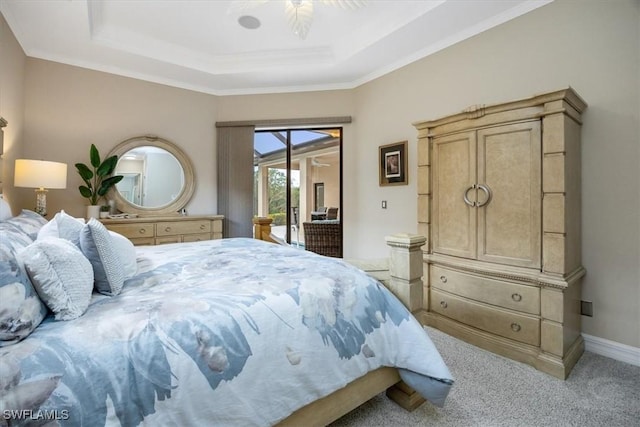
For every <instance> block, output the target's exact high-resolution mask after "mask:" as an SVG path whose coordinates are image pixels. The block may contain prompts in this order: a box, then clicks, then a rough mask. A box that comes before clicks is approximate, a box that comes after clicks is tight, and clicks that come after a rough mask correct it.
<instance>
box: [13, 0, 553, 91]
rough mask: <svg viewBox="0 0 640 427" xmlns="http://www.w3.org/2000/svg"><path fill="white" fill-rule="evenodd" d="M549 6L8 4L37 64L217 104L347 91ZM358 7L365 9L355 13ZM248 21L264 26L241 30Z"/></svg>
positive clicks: (520, 0) (209, 0) (480, 0)
mask: <svg viewBox="0 0 640 427" xmlns="http://www.w3.org/2000/svg"><path fill="white" fill-rule="evenodd" d="M550 1H552V0H438V1H434V0H411V1H404V0H387V1H385V0H368V1H366V0H324V1H322V0H314V11H313V21H312V24H311V27H310V30H309V33H308V35H307V36H306V38H305V39H302V38H300V37H298V36H296V35H295V34H293V32H292V31H291V28H290V26H289V24H288V22H287V18H286V16H285V12H284V11H285V7H284V3H285V1H284V0H270V1H257V2H256V0H243V1H242V3H253V5H251V7H247V8H246V9H244V10H239V9H241V8H238V7H234V6H238V3H237V2H235V3H234V2H232V1H224V0H128V1H124V0H29V1H26V0H0V11H1V12H2V14H3V15H4V17H5V19H6V20H7V22H8V24H9V26H10V27H11V30H12V31H13V33H14V34H15V36H16V38H17V39H18V42H19V43H20V45H21V46H22V48H23V50H24V51H25V53H26V55H27V56H29V57H34V58H40V59H46V60H51V61H56V62H61V63H64V64H70V65H75V66H79V67H84V68H89V69H93V70H99V71H104V72H109V73H114V74H118V75H122V76H128V77H133V78H137V79H142V80H147V81H151V82H156V83H162V84H166V85H170V86H175V87H180V88H185V89H191V90H195V91H199V92H205V93H211V94H215V95H232V94H254V93H272V92H297V91H309V90H330V89H351V88H354V87H357V86H359V85H361V84H363V83H366V82H368V81H370V80H373V79H375V78H377V77H380V76H382V75H384V74H387V73H389V72H391V71H393V70H395V69H398V68H400V67H402V66H404V65H407V64H409V63H411V62H414V61H416V60H418V59H421V58H423V57H425V56H428V55H430V54H432V53H435V52H437V51H439V50H441V49H444V48H446V47H448V46H451V45H453V44H455V43H457V42H459V41H462V40H464V39H466V38H469V37H472V36H474V35H475V34H478V33H480V32H482V31H485V30H487V29H489V28H492V27H494V26H496V25H499V24H501V23H503V22H506V21H509V20H510V19H513V18H515V17H517V16H520V15H522V14H524V13H527V12H529V11H531V10H534V9H536V8H538V7H541V6H543V5H545V4H547V3H549V2H550ZM351 3H366V5H365V6H363V7H360V8H356V9H349V8H345V7H340V5H342V6H344V5H348V4H351ZM242 15H249V16H253V17H255V18H257V19H258V20H259V21H260V23H261V25H260V27H259V28H257V29H253V30H251V29H246V28H243V27H242V26H240V24H239V23H238V18H239V17H240V16H242Z"/></svg>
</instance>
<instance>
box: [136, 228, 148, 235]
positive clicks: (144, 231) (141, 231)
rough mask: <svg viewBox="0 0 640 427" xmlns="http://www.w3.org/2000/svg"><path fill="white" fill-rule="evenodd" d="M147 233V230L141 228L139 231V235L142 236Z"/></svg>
mask: <svg viewBox="0 0 640 427" xmlns="http://www.w3.org/2000/svg"><path fill="white" fill-rule="evenodd" d="M146 232H147V230H145V229H144V228H141V229H140V230H138V233H140V234H144V233H146Z"/></svg>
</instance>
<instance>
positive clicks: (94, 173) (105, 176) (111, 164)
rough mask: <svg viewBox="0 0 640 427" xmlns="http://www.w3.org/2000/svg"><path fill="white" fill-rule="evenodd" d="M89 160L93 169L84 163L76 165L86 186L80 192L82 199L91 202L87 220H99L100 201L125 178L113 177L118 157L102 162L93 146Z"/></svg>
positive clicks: (120, 176)
mask: <svg viewBox="0 0 640 427" xmlns="http://www.w3.org/2000/svg"><path fill="white" fill-rule="evenodd" d="M89 160H90V162H91V167H89V166H87V165H85V164H84V163H76V165H75V166H76V169H77V171H78V174H79V175H80V177H81V178H82V180H83V181H84V183H85V185H81V186H79V187H78V190H80V194H81V195H82V197H85V198H87V199H88V201H89V206H88V207H87V218H98V217H99V215H100V213H99V212H100V206H98V201H99V200H100V199H102V198H103V197H104V196H105V195H106V194H107V192H108V191H109V189H110V188H111V187H113V186H114V185H116V184H117V183H118V182H120V181H121V180H122V178H123V176H122V175H113V176H112V174H113V171H114V170H115V169H116V164H117V163H118V156H111V157H108V158H106V159H104V161H101V159H100V153H99V152H98V149H97V148H96V146H95V145H94V144H91V149H90V150H89ZM107 208H108V207H107Z"/></svg>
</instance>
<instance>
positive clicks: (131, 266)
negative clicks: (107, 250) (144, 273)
mask: <svg viewBox="0 0 640 427" xmlns="http://www.w3.org/2000/svg"><path fill="white" fill-rule="evenodd" d="M109 234H110V235H111V239H112V240H113V246H114V248H115V250H116V253H117V254H118V258H120V263H121V264H122V273H123V275H124V280H127V279H130V278H132V277H133V276H135V275H136V273H137V272H138V260H137V259H136V256H137V255H136V248H135V247H134V246H133V243H131V240H129V239H127V238H126V237H124V236H123V235H122V234H118V233H116V232H115V231H111V230H109Z"/></svg>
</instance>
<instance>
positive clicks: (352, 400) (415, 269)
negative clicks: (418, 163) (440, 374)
mask: <svg viewBox="0 0 640 427" xmlns="http://www.w3.org/2000/svg"><path fill="white" fill-rule="evenodd" d="M271 221H272V220H271V218H265V217H256V218H254V219H253V224H254V238H256V239H258V240H264V241H267V242H272V243H279V244H282V243H283V242H282V241H280V240H279V239H277V238H275V237H274V236H273V235H272V234H271ZM385 240H386V242H387V245H388V246H389V247H390V256H389V258H384V259H378V260H355V259H347V260H345V261H347V262H348V263H350V264H352V265H355V266H356V267H358V268H360V269H362V270H364V271H365V272H367V273H368V274H369V275H371V276H373V277H375V278H376V279H378V280H379V281H380V282H382V283H383V284H384V285H385V286H386V287H387V288H389V289H390V290H391V291H392V292H393V293H394V294H395V295H396V296H397V297H398V299H400V301H402V303H403V304H404V305H405V306H407V307H408V308H409V310H410V311H411V312H412V313H414V314H417V313H418V312H419V311H420V310H421V309H422V274H423V273H422V250H421V249H420V248H421V247H422V246H423V245H424V244H425V242H426V239H425V238H424V237H423V236H419V235H415V234H396V235H393V236H387V237H386V238H385ZM385 390H386V394H387V397H389V398H390V399H391V400H393V401H394V402H396V403H397V404H398V405H400V406H401V407H403V408H404V409H406V410H408V411H413V410H414V409H416V408H417V407H418V406H420V405H421V404H422V403H423V402H424V398H422V396H420V395H419V394H418V393H417V392H416V391H415V390H413V389H412V388H411V387H409V386H407V385H406V384H405V383H403V382H402V381H401V380H400V376H399V374H398V371H397V369H395V368H387V367H383V368H379V369H377V370H375V371H373V372H370V373H368V374H367V375H365V376H363V377H361V378H358V379H357V380H355V381H353V382H351V383H349V384H347V385H346V386H345V387H344V388H342V389H340V390H337V391H335V392H334V393H332V394H330V395H328V396H326V397H324V398H322V399H319V400H317V401H315V402H313V403H311V404H309V405H307V406H305V407H303V408H301V409H299V410H297V411H296V412H294V413H293V414H291V415H290V416H289V417H287V418H286V419H284V420H283V421H282V422H280V423H279V424H278V425H279V426H301V425H304V426H325V425H327V424H329V423H331V422H333V421H335V420H337V419H338V418H340V417H342V416H343V415H345V414H347V413H349V412H351V411H352V410H354V409H355V408H357V407H358V406H360V405H362V404H363V403H365V402H367V401H368V400H369V399H371V398H372V397H374V396H376V395H378V394H380V393H382V392H383V391H385Z"/></svg>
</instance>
